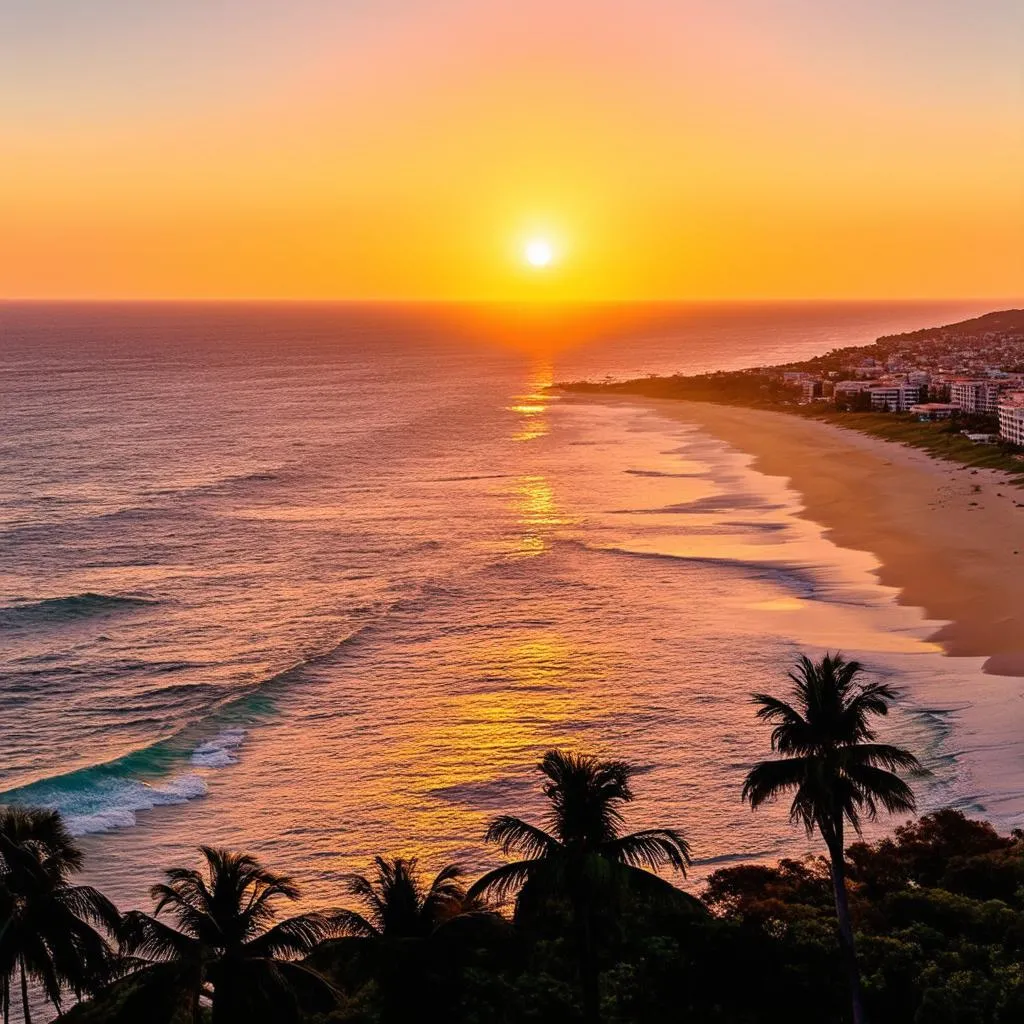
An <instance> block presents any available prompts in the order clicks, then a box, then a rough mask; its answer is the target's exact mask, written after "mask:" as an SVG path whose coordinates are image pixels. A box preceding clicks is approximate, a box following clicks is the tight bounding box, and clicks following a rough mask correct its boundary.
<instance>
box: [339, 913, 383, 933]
mask: <svg viewBox="0 0 1024 1024" xmlns="http://www.w3.org/2000/svg"><path fill="white" fill-rule="evenodd" d="M334 918H335V921H336V922H337V925H338V930H339V932H340V934H342V935H353V936H356V937H357V938H361V939H369V938H374V937H378V936H380V934H381V929H380V928H379V927H378V926H377V925H376V924H374V923H373V922H371V921H369V920H367V919H366V918H365V917H363V915H362V914H359V913H356V911H354V910H338V911H336V912H335V914H334Z"/></svg>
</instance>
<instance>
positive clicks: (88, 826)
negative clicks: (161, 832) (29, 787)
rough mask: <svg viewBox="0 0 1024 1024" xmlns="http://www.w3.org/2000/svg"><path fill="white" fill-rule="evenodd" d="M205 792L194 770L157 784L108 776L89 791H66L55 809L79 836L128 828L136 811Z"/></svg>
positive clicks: (188, 798) (133, 823) (179, 802)
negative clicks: (59, 804)
mask: <svg viewBox="0 0 1024 1024" xmlns="http://www.w3.org/2000/svg"><path fill="white" fill-rule="evenodd" d="M206 793H207V786H206V782H205V781H204V780H203V779H202V777H201V776H199V775H196V774H194V773H188V774H185V775H176V776H174V777H173V778H171V779H169V780H168V781H167V782H164V783H161V784H160V785H157V786H151V785H149V784H147V783H145V782H139V781H138V780H137V779H110V780H108V781H106V782H104V783H102V784H100V786H99V787H97V789H93V790H91V791H89V792H83V793H80V794H76V793H69V794H67V795H66V797H65V798H64V799H63V800H61V801H60V803H61V806H60V807H59V808H58V809H59V810H60V811H61V813H62V814H63V815H64V821H65V823H66V824H67V826H68V829H69V830H70V832H71V834H72V835H76V836H81V835H89V834H91V833H94V832H109V831H110V830H111V829H115V828H131V827H132V826H133V825H135V824H136V814H137V812H139V811H148V810H152V809H153V808H154V807H165V806H167V805H169V804H183V803H185V802H186V801H188V800H194V799H195V798H196V797H200V796H205V795H206Z"/></svg>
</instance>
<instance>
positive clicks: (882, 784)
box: [743, 653, 922, 1024]
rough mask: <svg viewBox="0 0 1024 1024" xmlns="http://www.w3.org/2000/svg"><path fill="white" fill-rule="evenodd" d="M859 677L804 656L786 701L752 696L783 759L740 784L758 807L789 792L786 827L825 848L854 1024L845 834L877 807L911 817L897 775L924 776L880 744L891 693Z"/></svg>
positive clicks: (856, 1008) (854, 667) (858, 1005)
mask: <svg viewBox="0 0 1024 1024" xmlns="http://www.w3.org/2000/svg"><path fill="white" fill-rule="evenodd" d="M862 671H863V666H861V665H860V663H859V662H856V661H845V660H844V659H843V657H842V656H841V655H840V654H838V653H837V654H835V655H831V654H826V655H825V657H823V658H822V659H821V661H819V662H817V663H815V662H812V661H811V660H810V658H808V657H806V656H802V657H801V658H800V661H799V662H798V664H797V667H796V670H795V671H793V672H790V673H789V678H790V680H792V683H793V685H792V687H791V689H790V692H789V694H788V702H787V701H786V700H781V699H779V698H777V697H773V696H771V695H770V694H766V693H756V694H754V695H753V700H754V703H755V704H757V705H758V712H757V717H758V718H760V719H762V720H763V721H766V722H770V723H772V724H773V725H774V726H775V728H774V729H773V730H772V738H771V743H772V750H773V751H775V752H776V753H779V754H781V755H782V757H781V758H779V759H777V760H772V761H762V762H761V763H760V764H757V765H755V767H754V768H752V769H751V771H750V772H749V774H748V775H747V778H746V781H745V782H744V784H743V799H744V800H745V801H749V803H750V806H751V808H752V809H755V810H756V809H757V808H758V807H760V806H761V805H762V804H764V803H767V802H769V801H772V800H775V799H776V798H777V797H779V796H781V795H782V794H786V793H792V794H793V802H792V804H791V805H790V810H789V816H790V820H791V821H794V822H800V823H801V824H802V825H803V826H804V827H805V828H806V830H807V834H808V835H811V834H812V833H813V832H814V831H815V829H817V831H818V832H819V833H820V835H821V837H822V839H823V840H824V841H825V845H826V847H827V848H828V854H829V860H830V866H831V874H832V889H833V895H834V898H835V905H836V919H837V922H838V926H839V944H840V948H841V950H842V954H843V961H844V965H845V967H846V971H847V976H848V979H849V985H850V996H851V1000H852V1004H853V1020H854V1024H864V1022H865V1021H866V1017H865V1013H864V1006H863V1000H862V998H861V987H860V972H859V970H858V966H857V953H856V947H855V944H854V937H853V925H852V923H851V920H850V909H849V904H848V901H847V892H846V870H845V847H844V843H843V832H844V827H845V824H846V822H849V824H850V825H851V827H852V828H853V829H854V831H855V832H857V833H858V834H859V833H860V830H861V820H862V818H865V817H866V818H868V819H869V820H872V819H874V818H875V817H876V816H877V814H878V810H879V806H881V807H882V808H884V809H885V810H886V811H887V812H889V813H890V814H895V813H906V812H910V811H913V810H914V807H915V802H914V794H913V792H912V791H911V789H910V787H909V786H908V785H907V783H906V782H904V781H903V780H902V779H901V778H900V777H899V776H898V775H896V774H895V772H896V771H907V772H913V773H921V772H922V768H921V765H920V764H919V763H918V760H917V758H916V757H914V756H913V754H911V753H909V752H908V751H906V750H903V749H902V748H900V747H895V746H891V745H889V744H886V743H878V742H876V734H875V730H874V729H873V728H872V727H871V724H870V723H871V719H872V718H874V717H876V716H880V715H886V714H887V713H888V711H889V704H890V703H891V702H892V701H893V700H894V699H895V696H896V695H895V693H894V692H893V690H892V689H891V688H890V687H889V686H887V685H886V684H884V683H861V682H860V681H859V676H860V674H861V672H862Z"/></svg>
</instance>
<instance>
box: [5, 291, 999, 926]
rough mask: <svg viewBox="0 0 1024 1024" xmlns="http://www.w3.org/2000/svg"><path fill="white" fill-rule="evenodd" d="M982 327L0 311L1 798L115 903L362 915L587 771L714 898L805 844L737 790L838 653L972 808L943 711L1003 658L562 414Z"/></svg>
mask: <svg viewBox="0 0 1024 1024" xmlns="http://www.w3.org/2000/svg"><path fill="white" fill-rule="evenodd" d="M984 311H985V308H984V307H983V306H981V305H979V304H977V303H974V304H971V303H944V304H938V303H917V304H820V303H819V304H808V305H800V304H785V305H778V304H777V305H753V304H747V305H731V306H730V305H690V306H686V305H674V306H651V307H635V308H628V307H591V308H588V309H577V310H568V311H561V312H559V313H558V315H557V316H556V315H549V314H542V313H538V312H536V311H524V310H515V309H511V308H506V309H501V308H486V309H485V308H480V307H473V308H454V307H430V306H420V307H415V306H401V307H398V306H396V307H387V306H352V305H344V304H337V305H245V304H237V305H231V304H225V305H217V304H206V305H159V304H154V305H148V304H138V305H102V304H97V305H75V304H59V305H46V304H22V305H19V304H10V303H9V304H6V305H0V358H2V361H0V733H2V736H0V739H2V749H3V752H4V757H3V759H2V761H0V802H11V801H18V802H24V803H35V804H44V805H47V806H51V807H56V808H59V809H60V810H61V812H62V813H63V814H64V815H65V816H66V818H67V821H68V823H69V825H70V827H71V829H72V830H73V831H74V832H75V834H76V835H78V836H80V837H81V843H82V845H83V848H84V849H85V851H86V854H87V858H88V860H87V868H86V872H85V874H86V877H87V879H88V880H89V881H90V882H93V883H95V884H97V885H99V886H101V887H102V888H103V889H104V891H106V892H107V893H108V894H109V895H111V896H112V897H113V898H115V899H116V900H117V901H118V902H119V903H120V904H121V905H122V906H123V907H130V906H148V897H147V890H148V887H149V886H150V885H151V884H152V883H154V882H155V881H158V880H159V874H160V871H161V869H163V868H164V867H168V866H171V865H177V864H183V863H192V862H193V861H194V860H195V856H196V854H195V848H196V846H197V845H198V844H199V843H207V844H213V845H224V846H230V847H233V848H241V849H245V850H248V851H251V852H253V853H255V854H257V855H259V856H260V857H261V858H262V859H263V860H264V861H265V862H266V863H267V864H269V865H270V866H272V867H273V868H275V869H278V870H281V871H285V872H288V873H290V874H292V875H293V876H294V877H295V878H296V879H297V881H298V882H299V883H300V884H301V886H302V887H303V889H304V893H305V896H304V902H305V903H306V904H308V905H311V906H312V905H317V904H320V905H324V904H326V905H336V904H337V903H338V902H339V900H340V899H341V894H340V892H339V886H338V880H339V878H340V876H341V875H342V874H344V873H345V872H349V871H352V870H363V869H365V868H366V867H367V866H368V865H369V864H370V861H371V859H372V857H373V856H374V855H375V854H383V855H388V854H396V855H397V854H405V855H419V856H420V857H421V858H422V859H423V860H424V862H425V863H426V864H428V866H437V867H439V866H441V865H442V864H443V863H445V862H447V861H449V860H459V861H462V862H463V863H464V864H465V865H466V866H467V868H469V869H470V870H471V871H472V870H479V869H482V868H484V867H486V866H488V865H490V864H492V863H493V862H494V854H493V852H492V851H489V850H487V849H486V848H485V847H484V846H483V844H482V841H481V837H482V833H483V830H484V828H485V826H486V823H487V821H488V819H489V818H490V817H491V816H492V815H494V814H497V813H501V812H511V813H516V814H521V815H524V816H527V817H530V816H537V815H539V814H540V813H542V800H541V799H540V797H539V793H538V788H537V782H536V776H535V773H534V770H533V769H534V765H535V764H536V762H537V760H538V759H539V757H540V755H541V754H542V753H543V752H544V751H545V750H546V749H548V748H550V747H554V746H566V747H572V748H575V749H583V750H588V751H593V752H596V753H601V754H608V755H613V756H616V757H621V758H626V759H629V760H631V761H634V762H636V763H637V764H638V765H639V766H641V767H642V769H643V772H642V775H641V776H640V777H639V778H638V780H637V785H636V789H637V794H638V799H637V800H636V802H635V804H634V805H633V808H632V811H631V819H630V820H631V822H632V823H634V824H636V825H637V826H640V825H664V826H674V827H678V828H680V829H682V830H683V831H684V832H685V833H686V834H687V836H688V837H689V838H690V841H691V844H692V847H693V851H694V855H695V858H696V864H695V868H694V879H695V880H692V881H691V884H693V885H694V886H696V885H697V882H698V881H699V879H700V878H701V877H702V876H703V875H706V874H707V873H708V872H709V871H711V870H713V869H714V868H715V867H716V866H718V865H721V864H724V863H728V862H730V861H732V860H736V859H742V858H757V859H765V858H775V857H777V856H780V855H800V854H802V853H804V852H806V851H807V850H809V849H815V845H814V842H813V841H809V840H808V839H807V838H806V837H805V836H804V835H803V834H802V833H801V832H799V831H798V830H797V829H795V828H793V827H791V826H790V825H789V824H788V821H787V820H786V818H787V816H786V808H784V807H779V808H774V809H770V810H768V811H764V812H758V813H757V814H752V813H751V812H750V810H749V809H748V808H746V807H744V806H743V805H742V804H741V802H740V797H739V794H740V786H741V782H742V778H743V775H744V773H745V771H746V770H747V768H748V767H749V766H750V764H751V763H752V762H753V761H754V760H756V759H757V758H759V757H761V756H763V755H764V754H765V753H766V751H767V749H768V735H767V731H766V729H765V728H764V727H763V726H762V725H761V724H760V723H758V722H757V720H756V719H755V718H754V714H753V709H752V707H751V705H750V702H749V694H750V692H751V691H753V690H755V689H771V688H773V687H774V688H778V687H781V686H783V685H784V684H785V673H786V671H787V669H788V668H789V667H790V665H791V664H792V662H793V661H794V659H795V658H796V657H797V655H798V654H799V653H800V652H803V651H806V652H809V653H818V652H821V651H822V650H824V649H835V648H841V649H842V650H843V651H844V652H845V653H847V654H848V655H850V656H857V657H860V658H861V659H862V660H864V661H865V662H866V663H867V664H868V666H869V667H870V669H871V671H872V672H873V673H876V674H878V675H881V676H885V677H888V678H890V679H891V680H892V681H893V682H894V683H895V684H896V685H897V686H898V687H899V689H900V691H901V694H902V696H901V699H900V702H899V704H898V707H897V709H896V712H895V714H894V715H893V716H891V722H890V723H889V724H888V726H887V731H888V734H889V735H890V736H891V737H893V738H894V739H896V741H897V742H901V743H904V744H906V745H908V746H910V747H911V748H912V749H914V750H915V752H917V753H918V754H919V755H920V756H921V757H922V759H923V760H924V761H925V762H926V763H927V764H928V766H929V768H930V769H931V771H932V775H931V777H930V778H929V779H928V780H926V781H923V782H921V783H920V785H919V789H920V794H921V803H922V806H923V807H924V808H925V809H927V808H929V807H935V806H939V805H943V804H953V805H956V806H961V807H965V808H970V809H973V810H975V811H980V810H984V809H985V808H986V803H985V800H986V792H987V791H986V782H985V779H984V778H983V777H982V776H980V775H979V773H978V772H977V771H976V770H969V769H968V767H967V766H966V764H965V762H964V761H963V759H962V758H961V757H960V756H959V754H960V749H961V746H962V742H963V741H962V738H961V737H960V736H958V733H957V721H956V711H957V707H956V706H955V705H951V704H950V703H949V702H948V701H947V702H944V703H942V704H940V705H938V706H937V705H936V703H935V701H934V700H933V699H932V698H931V697H930V692H932V686H933V683H934V681H935V680H936V679H944V680H946V682H947V684H948V685H946V686H945V687H944V691H945V692H949V691H950V690H956V689H957V687H958V686H959V685H960V677H962V681H963V685H962V687H961V688H962V691H963V692H964V693H965V694H967V693H969V690H970V682H971V680H975V679H977V678H979V673H980V668H979V663H978V662H977V661H976V660H966V659H959V660H952V659H947V658H944V657H942V656H941V654H940V653H939V652H938V650H937V649H936V647H935V646H934V645H933V644H931V643H929V642H928V640H927V637H928V635H929V633H930V632H931V631H932V630H933V629H934V627H935V624H929V623H927V622H925V621H924V619H923V618H922V616H921V613H920V612H919V611H918V610H917V609H914V608H907V607H902V606H900V605H899V604H898V603H897V601H896V596H897V595H896V594H895V593H894V592H893V591H892V590H890V589H887V588H884V587H881V586H880V585H879V584H878V582H877V580H876V578H875V576H874V575H873V573H872V569H873V568H874V565H875V563H874V561H873V559H872V557H871V556H870V555H867V554H864V553H858V552H850V551H843V550H841V549H839V548H837V547H836V546H835V545H833V544H832V543H831V542H830V541H828V540H827V539H826V538H825V537H824V536H823V535H822V531H821V530H820V528H818V527H817V526H816V525H815V524H814V523H811V522H808V521H806V520H804V519H802V518H799V517H798V515H797V513H798V511H799V509H800V503H799V497H798V496H797V495H795V494H794V493H793V492H792V491H790V490H789V489H788V488H787V487H786V486H785V483H784V481H782V480H779V479H777V478H769V477H766V476H764V475H762V474H759V473H757V472H755V471H754V470H753V469H752V468H751V467H750V465H749V462H750V460H749V459H748V458H747V457H746V456H745V455H743V454H742V453H739V452H737V451H735V450H733V449H731V448H729V447H728V446H727V445H725V444H724V443H722V442H721V441H718V440H716V439H715V438H713V437H710V436H708V435H706V434H703V433H701V432H700V431H699V430H697V429H696V428H692V427H687V426H686V425H685V424H682V423H678V422H674V421H672V420H669V419H667V418H664V417H662V416H660V415H659V414H658V413H657V411H654V410H652V409H651V408H648V407H644V406H642V405H631V404H629V403H625V402H599V401H598V402H595V401H583V400H579V399H576V398H572V399H569V398H567V397H562V396H560V395H559V394H558V393H557V391H556V390H555V389H554V388H553V384H554V383H555V382H557V381H560V380H569V379H576V378H582V377H586V378H589V379H598V378H602V377H605V376H617V377H621V376H636V375H641V374H646V373H671V372H697V371H703V370H708V369H715V368H726V369H731V368H738V367H742V366H750V365H758V364H765V363H774V362H780V361H785V360H789V359H796V358H801V357H806V356H810V355H812V354H815V353H818V352H822V351H825V350H827V349H830V348H834V347H837V346H840V345H847V344H855V343H866V342H870V341H872V340H873V339H874V338H875V337H876V336H878V335H880V334H883V333H891V332H893V331H899V330H907V329H913V328H916V327H921V326H926V325H931V324H936V323H945V322H950V321H954V320H958V319H962V318H964V317H967V316H972V315H976V314H978V313H981V312H984ZM965 699H966V698H965Z"/></svg>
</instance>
